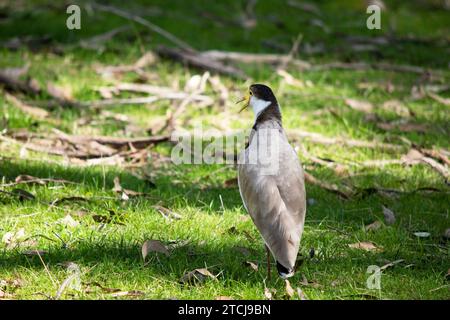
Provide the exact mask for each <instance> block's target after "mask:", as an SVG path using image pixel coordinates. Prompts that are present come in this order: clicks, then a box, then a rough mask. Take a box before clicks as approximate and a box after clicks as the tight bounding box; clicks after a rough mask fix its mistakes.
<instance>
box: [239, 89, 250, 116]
mask: <svg viewBox="0 0 450 320" xmlns="http://www.w3.org/2000/svg"><path fill="white" fill-rule="evenodd" d="M241 102H244V106H243V107H242V109H241V110H239V113H241V112H242V111H244V109H245V108H247V107H248V105H249V104H250V94H248V93H247V94H246V95H245V97H243V98H242V99H240V100H239V101H238V102H236V104H238V103H241Z"/></svg>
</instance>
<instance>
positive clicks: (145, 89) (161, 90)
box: [101, 83, 214, 105]
mask: <svg viewBox="0 0 450 320" xmlns="http://www.w3.org/2000/svg"><path fill="white" fill-rule="evenodd" d="M101 89H104V90H108V89H109V90H119V91H130V92H141V93H148V94H152V95H155V96H157V97H158V98H160V99H168V100H184V99H186V98H187V97H190V99H191V100H193V101H198V102H203V103H205V104H207V105H211V104H213V103H214V100H213V99H212V98H210V97H208V96H205V95H201V94H195V95H193V96H192V95H191V94H189V93H187V92H180V91H174V90H173V89H171V88H169V87H160V86H153V85H148V84H139V83H118V84H117V85H115V86H114V87H103V88H101Z"/></svg>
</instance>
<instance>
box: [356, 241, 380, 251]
mask: <svg viewBox="0 0 450 320" xmlns="http://www.w3.org/2000/svg"><path fill="white" fill-rule="evenodd" d="M348 246H349V247H350V248H353V249H361V250H366V251H380V250H381V249H380V248H378V247H376V246H375V245H374V244H373V243H372V242H357V243H353V244H349V245H348Z"/></svg>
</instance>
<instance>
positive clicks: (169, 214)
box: [153, 205, 183, 220]
mask: <svg viewBox="0 0 450 320" xmlns="http://www.w3.org/2000/svg"><path fill="white" fill-rule="evenodd" d="M153 208H155V209H156V211H158V212H159V213H160V214H161V215H162V216H163V217H164V218H166V219H167V220H171V219H175V220H180V219H181V218H182V217H183V216H182V215H180V214H179V213H176V212H174V211H172V210H169V209H167V208H165V207H163V206H160V205H155V206H153Z"/></svg>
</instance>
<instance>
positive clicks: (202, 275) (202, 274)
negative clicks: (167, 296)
mask: <svg viewBox="0 0 450 320" xmlns="http://www.w3.org/2000/svg"><path fill="white" fill-rule="evenodd" d="M207 278H211V279H217V278H216V276H214V275H213V274H212V273H211V272H209V270H208V269H206V268H201V269H195V270H192V271H188V272H186V273H185V274H184V275H183V277H182V278H181V279H180V282H181V283H183V284H184V283H195V282H200V283H201V282H203V281H205V280H206V279H207Z"/></svg>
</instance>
